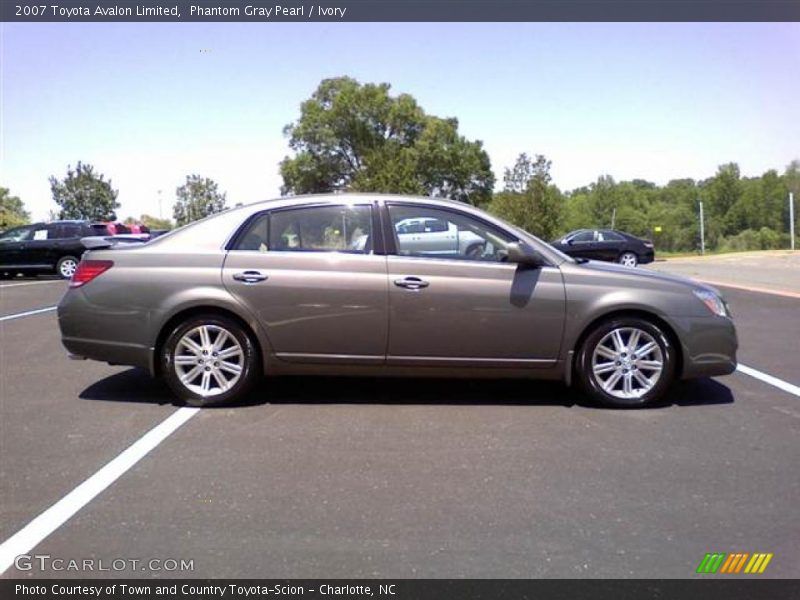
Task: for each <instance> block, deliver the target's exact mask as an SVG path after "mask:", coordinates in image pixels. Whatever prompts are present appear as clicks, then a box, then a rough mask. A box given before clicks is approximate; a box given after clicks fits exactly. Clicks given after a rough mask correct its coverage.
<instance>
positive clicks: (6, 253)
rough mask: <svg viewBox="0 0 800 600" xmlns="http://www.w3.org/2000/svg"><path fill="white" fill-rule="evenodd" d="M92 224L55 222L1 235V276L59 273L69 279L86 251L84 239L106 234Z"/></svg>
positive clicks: (20, 228) (10, 230) (87, 222)
mask: <svg viewBox="0 0 800 600" xmlns="http://www.w3.org/2000/svg"><path fill="white" fill-rule="evenodd" d="M104 234H105V232H104V231H99V230H98V228H96V227H95V226H93V224H92V223H91V222H90V221H53V222H52V223H34V224H33V225H22V226H21V227H14V228H12V229H8V230H7V231H4V232H3V233H1V234H0V275H1V276H9V275H10V276H13V275H15V274H16V273H25V274H37V273H56V274H58V275H60V276H61V277H63V278H64V279H69V278H70V277H72V274H73V273H74V272H75V269H76V268H77V267H78V262H80V259H81V255H82V254H83V253H84V251H85V250H86V248H84V247H83V244H81V238H82V237H87V236H95V235H104Z"/></svg>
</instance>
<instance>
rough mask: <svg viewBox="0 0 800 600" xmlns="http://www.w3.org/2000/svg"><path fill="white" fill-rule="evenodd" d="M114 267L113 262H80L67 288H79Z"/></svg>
mask: <svg viewBox="0 0 800 600" xmlns="http://www.w3.org/2000/svg"><path fill="white" fill-rule="evenodd" d="M113 266H114V261H113V260H82V261H81V262H79V263H78V268H77V270H76V271H75V274H74V275H73V276H72V281H70V282H69V287H71V288H76V287H81V286H82V285H84V284H87V283H89V282H90V281H91V280H92V279H94V278H95V277H97V276H98V275H101V274H103V273H105V272H106V271H108V270H109V269H110V268H111V267H113Z"/></svg>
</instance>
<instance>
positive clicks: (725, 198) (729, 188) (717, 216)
mask: <svg viewBox="0 0 800 600" xmlns="http://www.w3.org/2000/svg"><path fill="white" fill-rule="evenodd" d="M702 187H703V189H704V192H705V194H704V195H705V198H706V200H707V204H706V207H707V208H706V210H707V214H708V222H709V225H708V227H709V233H710V234H711V239H712V242H713V240H714V238H715V237H717V236H718V235H726V234H729V233H733V232H734V231H735V229H736V222H735V218H734V214H730V215H729V214H728V213H729V211H730V210H731V208H733V206H734V205H735V204H736V203H737V202H738V201H739V199H740V198H741V197H742V192H743V185H742V181H741V174H740V172H739V165H737V164H736V163H727V164H724V165H720V166H719V168H718V169H717V173H716V175H714V177H712V178H711V179H710V180H708V181H706V182H705V185H703V186H702Z"/></svg>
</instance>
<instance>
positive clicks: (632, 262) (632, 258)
mask: <svg viewBox="0 0 800 600" xmlns="http://www.w3.org/2000/svg"><path fill="white" fill-rule="evenodd" d="M619 263H620V264H621V265H622V266H624V267H635V266H636V265H637V264H639V260H638V259H637V258H636V255H635V254H634V253H633V252H626V253H625V254H623V255H622V256H620V257H619Z"/></svg>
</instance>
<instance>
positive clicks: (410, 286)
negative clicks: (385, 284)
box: [394, 277, 430, 290]
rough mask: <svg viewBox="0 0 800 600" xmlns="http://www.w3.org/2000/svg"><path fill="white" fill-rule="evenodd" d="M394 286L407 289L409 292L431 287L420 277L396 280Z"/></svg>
mask: <svg viewBox="0 0 800 600" xmlns="http://www.w3.org/2000/svg"><path fill="white" fill-rule="evenodd" d="M394 284H395V285H396V286H397V287H402V288H406V289H407V290H421V289H422V288H426V287H428V286H429V285H430V283H428V282H427V281H425V280H423V279H420V278H419V277H403V278H402V279H395V280H394Z"/></svg>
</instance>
